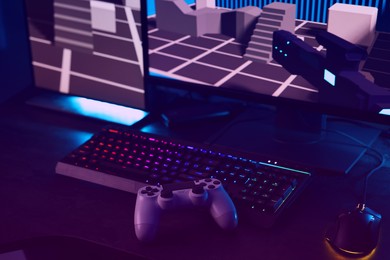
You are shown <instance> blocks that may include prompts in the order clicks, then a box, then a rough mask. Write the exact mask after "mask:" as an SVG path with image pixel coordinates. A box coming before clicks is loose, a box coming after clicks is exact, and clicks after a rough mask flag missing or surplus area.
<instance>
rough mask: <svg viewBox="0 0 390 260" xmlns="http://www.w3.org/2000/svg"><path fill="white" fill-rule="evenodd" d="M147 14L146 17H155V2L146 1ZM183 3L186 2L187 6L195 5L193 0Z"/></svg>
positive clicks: (186, 0) (152, 0) (151, 0)
mask: <svg viewBox="0 0 390 260" xmlns="http://www.w3.org/2000/svg"><path fill="white" fill-rule="evenodd" d="M147 1H148V2H147V7H146V8H147V9H146V10H147V12H148V14H147V15H148V16H151V15H155V14H156V5H155V3H154V1H155V0H147ZM184 2H186V3H187V4H189V5H192V4H195V0H185V1H184Z"/></svg>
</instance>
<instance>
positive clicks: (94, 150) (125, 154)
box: [56, 126, 311, 227]
mask: <svg viewBox="0 0 390 260" xmlns="http://www.w3.org/2000/svg"><path fill="white" fill-rule="evenodd" d="M56 173H58V174H62V175H66V176H70V177H74V178H78V179H82V180H86V181H89V182H93V183H97V184H101V185H104V186H108V187H112V188H115V189H119V190H123V191H127V192H131V193H134V194H136V193H137V191H138V189H139V188H141V187H143V186H145V185H158V184H164V183H174V182H183V181H189V180H198V179H205V178H216V179H219V180H221V181H222V183H223V186H224V188H225V190H226V191H227V192H228V194H229V195H230V197H231V198H232V200H233V201H234V203H235V205H236V208H237V212H238V215H239V217H240V219H248V220H249V221H250V222H251V223H253V224H255V225H257V226H260V227H271V226H272V225H273V224H274V222H275V220H276V219H277V218H278V216H279V215H280V214H281V213H282V212H283V211H284V210H285V209H286V208H287V207H288V206H289V205H290V204H291V202H293V201H294V200H295V199H296V197H297V196H298V194H299V193H300V192H301V191H302V190H304V187H305V186H306V184H307V183H308V181H309V180H310V178H311V174H310V173H309V172H306V171H301V170H298V169H293V168H291V167H288V165H284V164H281V163H280V162H279V163H277V162H274V161H271V160H268V159H267V160H265V159H264V158H259V156H258V155H257V154H251V153H244V152H239V151H236V150H233V151H230V150H229V149H228V148H226V147H214V146H211V145H203V144H202V145H200V144H199V143H190V142H186V141H179V140H177V139H173V138H168V137H162V136H159V135H155V134H150V133H145V132H141V131H139V130H134V129H131V128H130V127H122V126H108V127H105V128H103V129H102V130H101V131H100V132H98V133H96V134H95V135H93V136H92V137H91V138H90V139H89V140H87V141H86V142H85V143H84V144H82V145H81V146H79V147H78V148H77V149H75V150H74V151H72V152H71V153H70V154H68V155H67V156H66V157H65V158H63V159H62V160H60V161H59V162H58V163H57V165H56Z"/></svg>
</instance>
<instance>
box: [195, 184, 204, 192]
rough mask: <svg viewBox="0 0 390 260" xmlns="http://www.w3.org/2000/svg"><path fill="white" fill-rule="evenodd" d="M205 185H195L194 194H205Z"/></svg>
mask: <svg viewBox="0 0 390 260" xmlns="http://www.w3.org/2000/svg"><path fill="white" fill-rule="evenodd" d="M203 187H204V185H202V186H201V185H197V186H195V187H194V188H192V192H193V193H194V194H203V193H204V189H203Z"/></svg>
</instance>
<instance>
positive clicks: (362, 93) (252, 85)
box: [147, 0, 390, 122]
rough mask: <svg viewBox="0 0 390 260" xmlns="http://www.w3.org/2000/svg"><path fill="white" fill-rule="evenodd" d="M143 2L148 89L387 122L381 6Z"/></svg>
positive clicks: (387, 44) (388, 60)
mask: <svg viewBox="0 0 390 260" xmlns="http://www.w3.org/2000/svg"><path fill="white" fill-rule="evenodd" d="M147 3H148V5H147V9H148V12H147V15H148V16H147V22H148V46H149V47H148V48H149V52H148V53H149V55H148V60H149V74H148V77H149V78H150V80H151V82H157V83H162V82H164V83H165V86H170V87H172V86H174V87H175V88H177V89H186V88H188V87H189V86H191V89H192V90H194V89H195V90H199V91H203V92H208V93H217V94H218V95H219V94H221V95H224V94H226V95H229V96H234V97H239V98H242V99H246V100H248V99H249V100H256V101H259V100H260V101H261V102H263V101H264V102H265V101H267V102H268V101H269V102H271V104H280V103H283V102H292V103H294V104H297V105H298V106H299V107H302V106H305V105H307V106H310V107H315V108H319V109H320V110H321V111H326V112H329V113H336V114H343V115H347V116H356V117H360V118H362V117H364V118H365V119H373V118H378V119H383V120H388V119H387V118H388V117H386V116H385V115H386V114H388V112H387V111H389V108H390V91H389V90H390V84H389V82H390V34H389V30H390V27H389V26H388V21H389V19H388V18H389V17H390V11H389V10H390V9H389V8H388V2H386V1H385V0H383V1H379V0H376V1H358V0H353V1H352V0H351V1H308V0H297V1H291V0H288V1H287V0H286V1H262V0H245V1H243V0H242V1H238V0H148V1H147ZM183 82H185V83H186V84H183ZM157 85H158V84H157ZM340 108H342V109H340ZM387 122H389V121H387Z"/></svg>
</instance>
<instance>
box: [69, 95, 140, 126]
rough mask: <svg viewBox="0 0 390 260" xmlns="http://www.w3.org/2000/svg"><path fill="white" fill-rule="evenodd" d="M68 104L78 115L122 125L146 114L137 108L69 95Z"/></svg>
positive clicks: (131, 122)
mask: <svg viewBox="0 0 390 260" xmlns="http://www.w3.org/2000/svg"><path fill="white" fill-rule="evenodd" d="M68 104H69V106H71V107H72V108H73V109H74V110H75V111H77V113H78V114H80V115H83V116H88V117H92V118H97V119H101V120H105V121H109V122H114V123H118V124H123V125H132V124H134V123H136V122H138V121H139V120H141V119H142V118H144V117H145V116H146V115H147V112H145V111H142V110H139V109H134V108H130V107H125V106H120V105H116V104H111V103H107V102H102V101H97V100H93V99H88V98H82V97H69V100H68Z"/></svg>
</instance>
